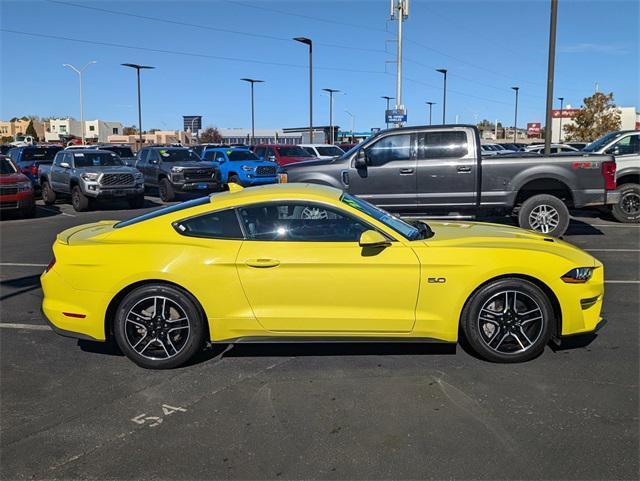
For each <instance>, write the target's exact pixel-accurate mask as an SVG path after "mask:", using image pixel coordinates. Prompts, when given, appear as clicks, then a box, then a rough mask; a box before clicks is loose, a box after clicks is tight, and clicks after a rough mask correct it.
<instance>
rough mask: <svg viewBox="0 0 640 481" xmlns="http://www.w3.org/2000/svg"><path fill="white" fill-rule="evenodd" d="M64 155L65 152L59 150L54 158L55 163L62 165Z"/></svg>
mask: <svg viewBox="0 0 640 481" xmlns="http://www.w3.org/2000/svg"><path fill="white" fill-rule="evenodd" d="M62 157H64V154H63V153H62V152H58V153H57V154H56V156H55V157H54V158H53V165H56V166H57V165H60V162H62Z"/></svg>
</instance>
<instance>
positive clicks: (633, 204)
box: [611, 184, 640, 224]
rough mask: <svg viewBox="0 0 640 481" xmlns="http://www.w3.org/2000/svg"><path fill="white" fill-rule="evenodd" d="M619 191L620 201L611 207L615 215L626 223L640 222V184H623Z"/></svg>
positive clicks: (618, 219) (619, 220)
mask: <svg viewBox="0 0 640 481" xmlns="http://www.w3.org/2000/svg"><path fill="white" fill-rule="evenodd" d="M617 191H618V192H619V193H620V201H619V202H618V203H617V204H615V205H613V206H612V207H611V213H612V214H613V217H615V219H616V220H617V221H618V222H624V223H625V224H637V223H638V222H640V185H638V184H622V185H621V186H619V187H618V189H617Z"/></svg>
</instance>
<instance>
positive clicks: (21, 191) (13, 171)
mask: <svg viewBox="0 0 640 481" xmlns="http://www.w3.org/2000/svg"><path fill="white" fill-rule="evenodd" d="M6 212H16V213H18V215H19V216H20V217H33V216H34V215H35V213H36V203H35V199H34V195H33V185H32V184H31V180H29V178H28V177H27V176H26V175H24V174H21V173H20V172H19V171H18V168H17V167H16V165H15V164H14V163H13V161H12V160H11V159H10V158H9V157H7V156H6V155H0V215H4V214H5V213H6Z"/></svg>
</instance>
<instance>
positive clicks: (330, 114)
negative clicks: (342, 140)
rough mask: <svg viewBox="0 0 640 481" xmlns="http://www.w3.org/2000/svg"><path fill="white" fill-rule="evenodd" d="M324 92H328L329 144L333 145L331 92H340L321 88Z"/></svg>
mask: <svg viewBox="0 0 640 481" xmlns="http://www.w3.org/2000/svg"><path fill="white" fill-rule="evenodd" d="M322 90H324V91H325V92H329V139H330V140H331V145H333V142H334V138H333V94H334V93H336V92H340V91H339V90H336V89H322Z"/></svg>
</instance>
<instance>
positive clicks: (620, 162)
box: [582, 130, 640, 223]
mask: <svg viewBox="0 0 640 481" xmlns="http://www.w3.org/2000/svg"><path fill="white" fill-rule="evenodd" d="M582 151H583V152H588V153H594V154H606V155H613V156H614V157H615V159H616V166H617V168H616V184H617V185H618V193H619V194H620V200H619V201H618V203H617V204H614V205H612V206H611V213H612V214H613V216H614V217H615V218H616V220H618V221H620V222H626V223H638V222H640V131H637V130H619V131H617V132H611V133H609V134H607V135H605V136H603V137H600V138H599V139H598V140H596V141H594V142H592V143H590V144H589V145H587V146H586V147H584V148H583V149H582Z"/></svg>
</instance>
